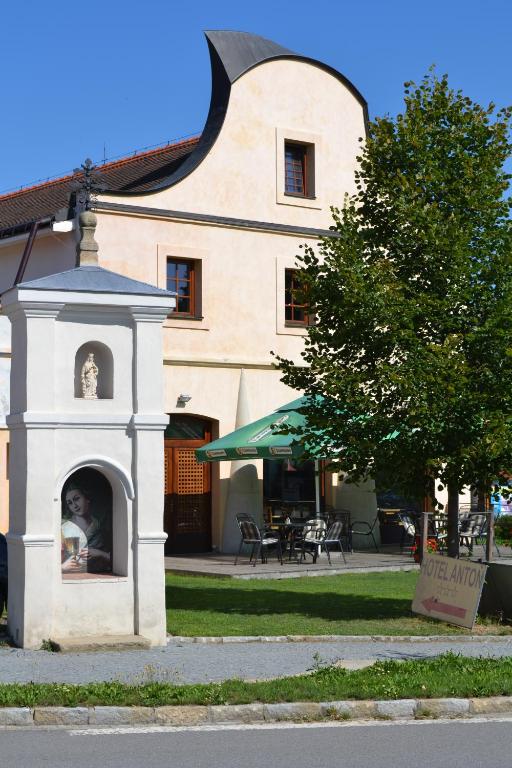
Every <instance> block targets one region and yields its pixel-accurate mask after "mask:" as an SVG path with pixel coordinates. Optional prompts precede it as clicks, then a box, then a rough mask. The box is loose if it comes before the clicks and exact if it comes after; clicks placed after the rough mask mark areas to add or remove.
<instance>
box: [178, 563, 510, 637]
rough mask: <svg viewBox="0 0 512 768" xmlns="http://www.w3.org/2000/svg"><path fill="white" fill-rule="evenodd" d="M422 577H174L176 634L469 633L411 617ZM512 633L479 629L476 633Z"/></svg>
mask: <svg viewBox="0 0 512 768" xmlns="http://www.w3.org/2000/svg"><path fill="white" fill-rule="evenodd" d="M417 578H418V573H417V572H398V573H366V574H346V575H341V576H315V577H304V578H298V579H279V580H272V579H254V580H251V581H244V580H240V579H222V578H212V577H203V576H182V575H175V574H170V573H168V574H166V583H167V589H166V595H167V630H168V632H170V633H171V634H173V635H185V636H197V635H210V636H211V635H328V634H334V635H432V634H438V635H440V634H468V633H469V632H470V631H469V630H464V629H459V628H457V627H455V626H451V625H449V624H445V623H443V622H439V621H433V620H430V619H427V618H423V617H420V616H415V615H414V614H412V613H411V601H412V598H413V593H414V588H415V585H416V580H417ZM510 632H512V627H508V626H503V625H500V624H493V623H490V622H487V621H486V622H485V623H477V625H476V626H475V628H474V630H473V633H479V634H509V633H510Z"/></svg>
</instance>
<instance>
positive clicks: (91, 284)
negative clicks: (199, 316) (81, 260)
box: [11, 266, 176, 298]
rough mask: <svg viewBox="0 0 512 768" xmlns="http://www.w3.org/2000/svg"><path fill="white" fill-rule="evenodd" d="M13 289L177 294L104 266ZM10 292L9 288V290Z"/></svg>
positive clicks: (81, 269) (46, 278)
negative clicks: (119, 273)
mask: <svg viewBox="0 0 512 768" xmlns="http://www.w3.org/2000/svg"><path fill="white" fill-rule="evenodd" d="M15 287H16V288H24V289H27V290H32V291H78V292H80V291H82V292H85V291H87V292H88V293H124V294H136V295H139V296H141V295H143V296H160V297H162V298H163V297H165V298H169V297H172V296H175V295H176V294H175V293H174V292H172V291H165V290H163V289H162V288H157V287H156V286H154V285H149V283H142V282H141V281H140V280H132V279H131V278H130V277H124V275H118V274H117V273H116V272H111V271H110V270H108V269H103V267H94V266H90V267H75V269H68V270H66V271H65V272H57V273H56V274H55V275H48V276H47V277H40V278H38V279H37V280H28V281H27V282H25V283H20V284H19V285H17V286H15ZM11 290H12V289H11Z"/></svg>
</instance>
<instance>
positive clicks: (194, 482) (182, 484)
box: [176, 448, 204, 496]
mask: <svg viewBox="0 0 512 768" xmlns="http://www.w3.org/2000/svg"><path fill="white" fill-rule="evenodd" d="M176 453H177V457H176V458H177V465H178V466H177V469H178V471H177V480H176V493H177V494H178V496H185V495H187V494H194V493H203V491H204V467H203V465H202V464H198V463H197V461H196V456H195V453H194V449H193V448H178V449H177V450H176Z"/></svg>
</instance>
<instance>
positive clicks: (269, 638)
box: [167, 634, 512, 645]
mask: <svg viewBox="0 0 512 768" xmlns="http://www.w3.org/2000/svg"><path fill="white" fill-rule="evenodd" d="M454 641H455V642H458V643H512V634H511V635H226V636H224V637H222V636H221V637H185V636H180V635H169V636H168V638H167V645H174V644H180V645H182V644H185V643H200V644H205V645H209V644H212V645H221V644H231V643H419V644H421V643H450V642H454Z"/></svg>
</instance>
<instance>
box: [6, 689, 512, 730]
mask: <svg viewBox="0 0 512 768" xmlns="http://www.w3.org/2000/svg"><path fill="white" fill-rule="evenodd" d="M496 714H512V696H493V697H490V698H481V699H480V698H477V699H397V700H395V701H327V702H321V703H314V702H299V703H293V704H291V703H282V704H238V705H236V704H235V705H233V704H231V705H217V706H192V705H188V706H165V707H34V708H33V709H31V708H30V707H4V708H0V727H9V726H11V727H12V726H25V727H27V726H31V727H33V726H42V727H45V726H46V727H48V726H88V725H94V726H118V725H132V726H135V725H137V726H141V725H142V726H144V725H170V726H187V725H188V726H197V725H212V724H221V723H237V724H244V723H256V724H257V723H264V722H266V723H268V722H283V721H295V722H314V721H317V720H319V721H320V720H372V719H373V720H401V719H414V718H438V717H443V718H450V717H471V716H472V715H496Z"/></svg>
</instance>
